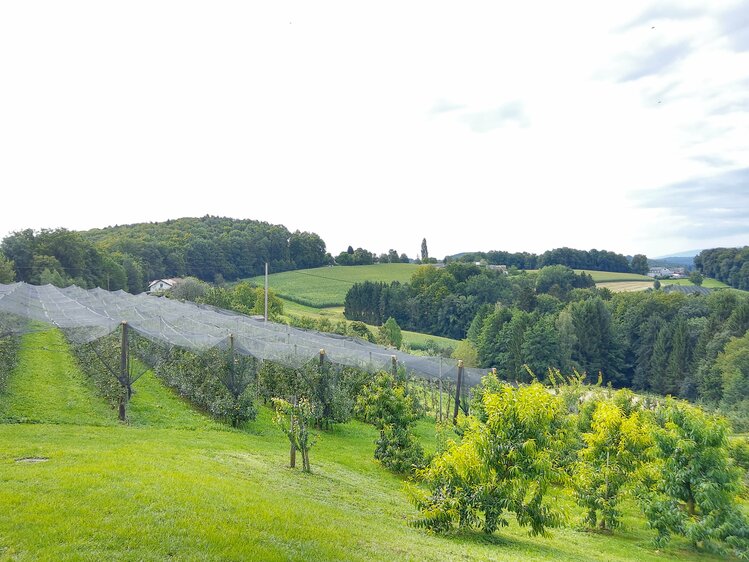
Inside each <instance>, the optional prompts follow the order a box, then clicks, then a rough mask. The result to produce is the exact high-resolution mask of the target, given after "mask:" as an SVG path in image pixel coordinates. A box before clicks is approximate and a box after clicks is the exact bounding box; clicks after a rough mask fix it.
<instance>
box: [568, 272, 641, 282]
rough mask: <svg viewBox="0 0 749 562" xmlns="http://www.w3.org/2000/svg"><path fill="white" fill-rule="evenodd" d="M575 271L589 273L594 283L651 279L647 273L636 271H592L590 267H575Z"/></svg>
mask: <svg viewBox="0 0 749 562" xmlns="http://www.w3.org/2000/svg"><path fill="white" fill-rule="evenodd" d="M575 271H576V272H577V273H580V272H583V271H584V272H585V273H589V274H590V276H591V277H592V278H593V281H595V282H596V283H616V282H624V281H650V283H652V282H653V280H652V279H651V278H650V277H648V276H647V275H640V274H638V273H617V272H613V271H593V270H590V269H576V270H575Z"/></svg>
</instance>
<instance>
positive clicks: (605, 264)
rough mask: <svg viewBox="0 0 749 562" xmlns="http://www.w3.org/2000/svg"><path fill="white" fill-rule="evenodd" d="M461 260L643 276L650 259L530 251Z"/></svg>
mask: <svg viewBox="0 0 749 562" xmlns="http://www.w3.org/2000/svg"><path fill="white" fill-rule="evenodd" d="M455 259H457V261H462V262H468V263H471V262H477V261H480V260H486V261H487V263H490V264H495V265H506V266H508V267H517V268H518V269H541V268H542V267H546V266H548V265H565V266H567V267H571V268H573V269H592V270H594V271H615V272H619V273H641V274H645V273H647V271H648V262H647V258H646V257H645V256H644V255H642V254H638V255H636V256H634V258H633V259H632V260H631V262H630V260H628V259H627V257H626V256H624V255H622V254H617V253H615V252H609V251H607V250H575V249H574V248H555V249H554V250H547V251H546V252H544V253H543V254H540V255H539V254H531V253H528V252H504V251H500V250H492V251H490V252H468V253H464V254H459V257H458V256H456V258H455Z"/></svg>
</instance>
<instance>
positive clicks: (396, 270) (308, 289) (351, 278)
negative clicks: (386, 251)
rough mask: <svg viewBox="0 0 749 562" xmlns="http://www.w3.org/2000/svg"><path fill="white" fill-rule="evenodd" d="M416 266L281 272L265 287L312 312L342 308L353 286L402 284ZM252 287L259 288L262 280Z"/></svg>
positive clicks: (273, 275) (399, 264)
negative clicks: (382, 283)
mask: <svg viewBox="0 0 749 562" xmlns="http://www.w3.org/2000/svg"><path fill="white" fill-rule="evenodd" d="M417 267H419V266H418V265H414V264H409V263H383V264H375V265H356V266H340V265H339V266H333V267H318V268H315V269H300V270H297V271H285V272H283V273H274V274H271V275H269V276H268V285H269V286H270V288H271V289H273V290H274V291H275V292H276V294H277V295H279V296H280V297H283V298H284V299H286V300H291V301H294V302H296V303H299V304H303V305H307V306H312V307H315V308H325V307H334V306H343V301H344V299H345V298H346V293H347V292H348V290H349V289H350V288H351V286H352V285H353V284H354V283H361V282H363V281H383V282H385V283H390V282H391V281H400V282H402V283H405V282H407V281H409V280H410V279H411V275H412V274H413V272H414V271H416V268H417ZM251 281H252V282H253V283H256V284H258V285H263V283H264V279H263V277H262V276H259V277H253V278H252V279H251Z"/></svg>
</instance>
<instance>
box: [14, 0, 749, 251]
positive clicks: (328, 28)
mask: <svg viewBox="0 0 749 562" xmlns="http://www.w3.org/2000/svg"><path fill="white" fill-rule="evenodd" d="M0 192H1V193H2V202H1V203H0V237H4V236H6V235H7V234H8V233H10V232H13V231H17V230H21V229H25V228H32V229H35V230H38V229H41V228H58V227H64V228H68V229H71V230H82V229H88V228H99V227H105V226H109V225H115V224H130V223H138V222H156V221H163V220H167V219H174V218H179V217H185V216H204V215H216V216H227V217H234V218H242V219H244V218H247V219H255V220H262V221H267V222H270V223H274V224H283V225H285V226H286V227H287V228H289V229H290V230H291V231H294V230H302V231H312V232H316V233H318V234H319V235H320V236H321V237H322V238H323V240H325V242H326V243H327V248H328V250H329V251H330V252H331V253H332V254H334V255H335V254H337V253H339V252H340V251H342V250H345V249H346V247H347V246H348V245H352V246H353V247H354V248H356V247H364V248H366V249H368V250H370V251H373V252H375V253H378V254H379V253H382V252H387V251H388V249H390V248H394V249H395V250H397V251H398V252H399V253H403V252H405V253H406V254H408V255H409V256H411V257H416V256H417V253H418V252H419V251H420V248H421V241H422V239H423V238H426V240H427V243H428V248H429V253H430V255H431V256H433V257H442V256H445V255H451V254H454V253H457V252H464V251H478V250H483V251H488V250H508V251H529V252H536V253H540V252H543V251H545V250H549V249H552V248H558V247H562V246H569V247H573V248H578V249H585V250H588V249H591V248H597V249H605V250H610V251H615V252H620V253H623V254H630V255H631V254H635V253H644V254H646V255H648V256H650V257H655V256H659V255H670V254H674V253H677V252H680V251H685V250H691V249H702V248H713V247H718V246H744V245H746V244H749V0H743V1H733V0H732V1H719V0H715V1H709V2H707V1H706V2H694V3H693V2H688V1H685V0H679V1H677V2H668V1H631V0H628V1H627V2H606V1H600V0H598V1H591V2H587V1H580V2H552V1H547V2H535V1H525V2H512V3H510V2H471V1H466V2H439V1H429V2H416V1H414V2H402V1H401V2H388V1H379V2H366V3H364V2H350V1H343V2H326V1H315V2H309V1H307V2H285V1H277V2H245V1H237V2H232V1H222V2H194V1H183V0H181V1H179V2H167V1H153V0H149V1H147V2H144V1H130V2H101V1H98V0H97V1H92V2H79V1H74V0H73V1H66V2H59V1H51V2H44V1H40V2H3V3H0Z"/></svg>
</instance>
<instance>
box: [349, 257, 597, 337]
mask: <svg viewBox="0 0 749 562" xmlns="http://www.w3.org/2000/svg"><path fill="white" fill-rule="evenodd" d="M594 286H595V283H594V282H593V279H592V278H591V277H590V275H587V274H585V273H581V274H579V275H578V274H576V273H575V272H574V271H572V270H571V269H570V268H568V267H564V266H549V267H545V268H543V269H541V271H539V272H538V273H527V274H522V275H511V276H508V275H505V274H503V273H502V272H500V271H497V270H492V269H488V268H483V267H479V266H476V265H473V264H465V263H458V262H453V263H450V264H448V265H447V266H446V267H444V268H436V267H431V266H422V267H420V268H419V269H417V270H416V272H415V273H414V274H413V276H412V278H411V282H410V283H398V282H397V281H396V282H393V283H391V284H389V285H388V284H385V283H373V282H369V281H367V282H364V283H357V284H355V285H353V286H352V287H351V289H349V291H348V293H347V295H346V300H345V312H344V314H345V316H346V318H347V319H349V320H359V321H362V322H366V323H368V324H373V325H377V326H379V325H381V324H383V323H384V322H385V321H386V320H387V319H388V318H389V317H393V318H394V319H395V320H396V321H397V322H398V325H400V326H401V327H402V328H405V329H407V330H412V331H415V332H424V333H427V334H433V335H438V336H445V337H448V338H454V339H462V338H465V337H466V333H467V331H468V327H469V326H470V324H471V322H472V321H473V319H474V317H475V316H476V314H477V313H478V312H479V310H480V309H481V307H482V306H485V305H493V304H494V303H497V302H502V303H506V304H508V305H511V306H517V307H519V308H521V309H523V310H533V309H534V308H536V306H537V300H538V299H537V296H538V295H540V294H544V295H546V296H549V298H551V299H554V300H555V302H556V301H558V300H559V299H566V298H567V297H568V295H569V292H570V291H571V290H573V289H582V288H587V287H594ZM541 306H543V304H542V305H541Z"/></svg>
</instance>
